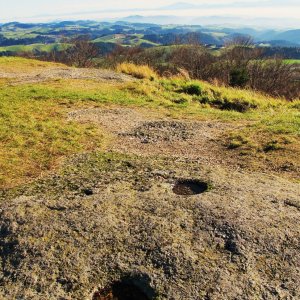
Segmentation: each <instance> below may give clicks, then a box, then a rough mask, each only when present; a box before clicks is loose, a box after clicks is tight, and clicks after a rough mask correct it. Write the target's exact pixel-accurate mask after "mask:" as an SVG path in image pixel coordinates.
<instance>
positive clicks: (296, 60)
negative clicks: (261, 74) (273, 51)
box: [284, 59, 300, 64]
mask: <svg viewBox="0 0 300 300" xmlns="http://www.w3.org/2000/svg"><path fill="white" fill-rule="evenodd" d="M284 61H285V62H286V63H287V64H300V59H285V60H284Z"/></svg>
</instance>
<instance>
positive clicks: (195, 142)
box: [0, 57, 300, 300]
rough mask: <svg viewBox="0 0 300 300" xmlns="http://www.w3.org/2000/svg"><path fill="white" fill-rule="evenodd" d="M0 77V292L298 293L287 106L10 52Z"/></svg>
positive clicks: (94, 298)
mask: <svg viewBox="0 0 300 300" xmlns="http://www.w3.org/2000/svg"><path fill="white" fill-rule="evenodd" d="M0 86H1V89H0V99H1V102H0V116H1V118H0V170H1V173H0V186H1V189H0V199H1V202H0V214H1V218H0V228H1V236H0V257H1V259H0V265H1V268H0V282H1V284H0V298H1V297H2V298H3V299H72V300H74V299H78V300H81V299H90V300H103V299H106V300H112V299H115V298H117V299H119V300H122V299H131V300H134V299H148V300H149V299H189V300H193V299H274V300H275V299H298V298H300V288H299V287H300V284H299V283H300V282H299V271H300V267H299V261H300V254H299V253H300V239H299V237H300V226H299V222H298V220H299V213H300V201H299V199H300V177H299V172H300V161H299V156H300V139H299V137H300V118H299V116H300V112H299V109H300V99H299V100H294V101H290V102H288V101H286V100H285V99H278V98H271V97H267V96H265V95H262V94H259V93H256V92H254V91H248V90H240V89H234V88H225V87H218V86H214V85H212V84H209V83H206V82H202V81H190V80H186V79H183V78H179V77H177V78H175V77H174V78H168V79H167V78H159V77H156V76H152V77H151V78H150V79H136V78H134V77H131V76H130V75H126V74H121V73H117V72H115V71H109V70H101V69H76V68H71V67H67V66H65V65H63V64H54V63H46V62H41V61H35V60H29V59H23V58H14V57H9V58H8V57H2V58H0ZM126 295H127V296H126ZM128 295H131V298H130V297H129V296H128ZM113 297H115V298H113ZM128 297H129V298H128Z"/></svg>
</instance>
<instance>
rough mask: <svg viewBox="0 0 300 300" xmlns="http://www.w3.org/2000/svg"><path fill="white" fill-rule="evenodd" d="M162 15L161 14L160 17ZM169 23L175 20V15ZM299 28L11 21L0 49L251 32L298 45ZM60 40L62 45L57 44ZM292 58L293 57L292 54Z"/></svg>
mask: <svg viewBox="0 0 300 300" xmlns="http://www.w3.org/2000/svg"><path fill="white" fill-rule="evenodd" d="M162 18H163V17H162ZM173 24H176V19H175V20H174V22H173ZM298 33H299V30H288V31H282V30H281V31H279V30H257V29H254V28H243V27H238V28H236V27H234V28H230V27H226V26H225V27H222V26H200V25H169V24H166V25H157V24H151V23H146V22H145V21H144V22H143V20H141V21H140V22H137V21H136V22H134V19H131V22H128V21H127V22H125V21H119V22H115V23H113V22H111V23H110V22H95V21H63V22H57V23H37V24H30V23H29V24H27V23H18V22H12V23H7V24H2V25H0V53H3V52H8V53H17V52H20V51H21V52H22V51H23V52H28V51H32V50H34V51H45V52H49V51H51V50H53V49H58V50H59V49H60V48H61V47H63V46H64V45H63V44H64V43H65V42H66V39H69V40H70V39H72V38H75V37H78V36H82V35H87V36H89V38H90V39H91V40H92V41H94V42H95V43H96V44H97V45H99V46H100V47H101V48H102V49H103V51H104V52H105V51H109V50H111V48H112V46H114V45H115V44H119V45H123V46H141V47H144V48H149V47H154V46H161V45H172V44H174V43H175V42H176V41H178V40H179V39H180V40H181V41H183V42H187V41H188V40H190V39H191V34H194V35H193V39H194V40H197V42H200V43H201V44H205V45H215V46H219V47H220V46H222V45H224V43H225V42H226V41H227V40H228V39H230V38H232V37H233V36H235V35H237V34H246V35H251V36H253V38H254V39H255V42H256V43H257V45H260V44H264V45H268V46H280V47H299V45H300V40H299V34H298ZM61 44H62V45H61ZM293 58H296V57H293Z"/></svg>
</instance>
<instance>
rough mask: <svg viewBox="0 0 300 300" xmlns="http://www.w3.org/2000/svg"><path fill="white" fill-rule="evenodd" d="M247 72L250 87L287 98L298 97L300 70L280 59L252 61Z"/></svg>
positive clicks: (299, 92)
mask: <svg viewBox="0 0 300 300" xmlns="http://www.w3.org/2000/svg"><path fill="white" fill-rule="evenodd" d="M248 72H249V74H250V83H249V86H250V87H251V88H252V89H255V90H259V91H263V92H265V93H267V94H270V95H273V96H284V97H285V98H287V99H293V98H297V97H300V81H299V78H300V70H299V69H298V68H296V67H295V66H293V65H289V64H286V63H285V62H284V61H283V60H282V59H279V58H274V59H267V60H259V61H253V62H252V63H251V64H250V65H249V67H248Z"/></svg>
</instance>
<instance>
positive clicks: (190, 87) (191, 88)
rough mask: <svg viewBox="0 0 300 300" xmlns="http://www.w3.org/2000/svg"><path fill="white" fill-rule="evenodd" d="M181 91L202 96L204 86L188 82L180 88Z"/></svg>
mask: <svg viewBox="0 0 300 300" xmlns="http://www.w3.org/2000/svg"><path fill="white" fill-rule="evenodd" d="M180 92H182V93H185V94H188V95H193V96H194V95H196V96H201V94H202V88H201V86H200V84H199V83H188V84H186V85H184V86H183V87H182V88H181V89H180Z"/></svg>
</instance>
